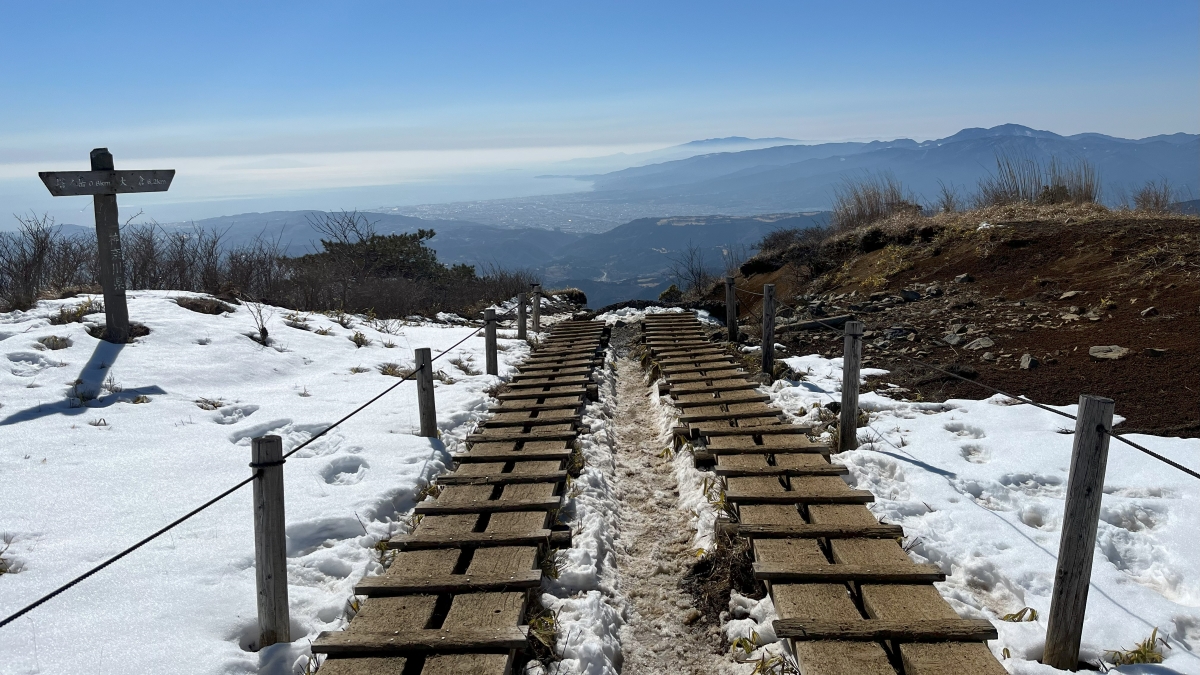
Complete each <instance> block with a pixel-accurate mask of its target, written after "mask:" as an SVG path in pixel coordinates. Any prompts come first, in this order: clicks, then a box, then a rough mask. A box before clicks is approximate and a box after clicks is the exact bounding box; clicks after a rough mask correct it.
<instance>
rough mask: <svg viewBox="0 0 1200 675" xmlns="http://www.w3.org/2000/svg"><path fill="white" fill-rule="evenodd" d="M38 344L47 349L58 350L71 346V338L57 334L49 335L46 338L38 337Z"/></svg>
mask: <svg viewBox="0 0 1200 675" xmlns="http://www.w3.org/2000/svg"><path fill="white" fill-rule="evenodd" d="M38 344H40V345H42V346H43V347H45V348H46V349H51V350H58V349H66V348H67V347H70V346H71V340H70V338H65V337H59V336H57V335H47V336H46V337H44V338H38Z"/></svg>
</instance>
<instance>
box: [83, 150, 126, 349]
mask: <svg viewBox="0 0 1200 675" xmlns="http://www.w3.org/2000/svg"><path fill="white" fill-rule="evenodd" d="M91 160H92V171H112V170H113V156H112V153H111V152H109V151H108V148H96V149H95V150H92V154H91ZM92 201H93V206H94V207H95V210H96V243H97V244H98V245H99V249H100V251H99V252H100V258H99V261H98V262H99V264H100V287H101V288H102V289H104V323H105V325H104V339H105V340H107V341H109V342H118V343H122V342H129V305H128V304H127V303H126V301H125V259H124V257H122V256H121V223H120V219H119V218H118V216H117V195H116V194H105V195H95V196H93V197H92Z"/></svg>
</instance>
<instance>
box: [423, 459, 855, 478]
mask: <svg viewBox="0 0 1200 675" xmlns="http://www.w3.org/2000/svg"><path fill="white" fill-rule="evenodd" d="M724 456H725V455H722V457H724ZM712 471H713V473H715V474H717V475H718V476H725V477H727V478H741V477H749V476H795V477H802V476H845V475H847V474H849V473H850V470H849V469H847V468H846V467H844V466H842V465H840V464H827V465H825V466H804V467H787V466H756V467H723V466H721V465H719V464H718V465H717V466H715V467H713V469H712ZM438 481H439V482H440V481H441V479H440V478H439V479H438Z"/></svg>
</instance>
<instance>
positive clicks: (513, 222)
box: [166, 124, 1200, 307]
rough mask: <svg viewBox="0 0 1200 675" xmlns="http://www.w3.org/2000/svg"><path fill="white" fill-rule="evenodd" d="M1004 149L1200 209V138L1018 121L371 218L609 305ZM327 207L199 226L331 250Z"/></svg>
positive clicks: (599, 163) (768, 154)
mask: <svg viewBox="0 0 1200 675" xmlns="http://www.w3.org/2000/svg"><path fill="white" fill-rule="evenodd" d="M1000 154H1009V155H1015V156H1022V157H1030V158H1034V159H1038V160H1040V161H1048V160H1049V159H1050V158H1051V157H1057V158H1061V159H1066V160H1070V159H1077V158H1082V159H1087V160H1088V161H1089V162H1091V163H1092V164H1094V165H1095V166H1096V168H1097V169H1098V171H1099V174H1100V176H1101V179H1102V181H1103V183H1104V185H1105V190H1106V195H1105V196H1106V197H1107V198H1108V200H1109V201H1110V202H1115V201H1119V200H1120V196H1121V191H1122V190H1125V191H1132V189H1134V188H1136V187H1137V186H1139V185H1141V184H1143V183H1145V182H1146V181H1148V180H1159V179H1162V178H1166V179H1167V180H1169V181H1170V182H1171V183H1172V185H1174V187H1175V188H1176V189H1177V190H1179V199H1180V200H1181V201H1184V202H1185V204H1184V208H1188V209H1191V210H1196V209H1197V208H1200V207H1197V203H1198V202H1197V201H1195V200H1196V198H1197V196H1200V136H1198V135H1195V134H1184V133H1179V134H1170V135H1161V136H1153V137H1150V138H1142V139H1136V140H1132V139H1123V138H1115V137H1112V136H1105V135H1103V134H1094V133H1087V134H1076V135H1073V136H1062V135H1059V134H1055V133H1052V132H1049V131H1039V130H1036V129H1031V128H1029V127H1024V126H1021V125H1017V124H1005V125H1001V126H998V127H993V128H991V129H979V128H976V129H964V130H962V131H960V132H958V133H956V134H954V135H952V136H948V137H946V138H942V139H937V140H932V141H925V142H917V141H914V140H910V139H897V140H893V141H872V142H844V143H820V144H802V143H799V142H797V141H793V140H791V139H785V138H757V139H751V138H742V137H729V138H715V139H707V140H702V141H693V142H691V143H685V144H683V145H679V146H674V147H671V148H665V149H663V150H656V151H653V152H649V153H640V154H635V155H614V156H609V157H601V158H592V159H587V160H576V161H573V162H568V163H564V164H562V165H560V168H562V169H564V173H572V175H574V176H576V177H577V178H579V179H580V180H581V181H587V182H590V183H591V185H592V190H591V191H587V192H577V193H573V194H564V195H550V196H542V197H530V198H520V199H505V200H491V201H476V202H462V203H450V204H434V205H426V206H423V207H411V208H399V207H398V208H392V209H382V210H379V211H373V212H371V213H369V214H367V215H368V217H370V219H371V220H372V221H374V222H375V223H376V229H377V230H378V231H379V232H380V233H383V234H387V233H393V232H411V231H415V230H417V229H420V228H430V229H433V230H435V231H436V232H437V236H436V237H435V238H434V239H433V240H432V241H431V247H432V248H433V249H434V250H436V251H437V253H438V257H439V258H440V259H441V260H442V261H443V262H446V263H468V264H472V265H475V266H476V267H477V268H478V269H479V270H480V271H481V272H483V271H486V270H487V269H488V268H489V267H491V266H497V267H503V268H510V269H512V268H523V269H530V270H534V271H537V272H538V273H540V274H541V275H542V277H543V279H544V280H545V283H546V284H548V285H553V286H558V285H574V286H578V287H580V288H582V289H583V290H584V291H585V292H586V293H587V294H588V296H589V301H590V302H589V304H590V305H591V306H592V307H599V306H602V305H605V304H609V303H611V302H615V301H618V300H625V299H631V298H654V297H657V295H658V293H659V292H660V291H661V290H662V289H663V288H665V287H666V286H667V285H669V283H670V281H671V280H670V279H669V278H668V276H669V275H668V270H669V268H670V265H671V260H672V259H673V258H677V257H678V256H679V254H680V252H681V251H683V250H684V249H686V248H687V247H688V246H689V244H692V245H695V246H697V247H699V248H700V249H701V250H702V251H703V254H704V256H705V258H706V260H707V261H708V264H709V266H710V267H712V268H714V269H717V268H720V266H721V251H722V250H726V249H729V248H731V247H732V248H734V249H740V248H743V247H744V248H746V249H747V252H750V251H749V249H750V248H752V246H753V244H754V243H755V242H757V241H758V240H760V239H761V238H762V236H763V235H764V234H767V233H768V232H771V231H773V230H776V229H782V228H793V227H810V226H813V225H818V224H823V223H825V222H827V221H828V216H829V214H828V213H827V212H826V210H827V209H828V208H829V207H830V205H831V204H832V200H833V194H834V192H835V190H836V189H837V187H838V186H839V185H840V184H842V183H843V182H844V181H845V180H846V179H853V178H855V177H859V176H864V175H867V174H869V173H878V172H884V171H887V172H891V173H892V174H893V175H894V176H895V177H896V178H898V179H899V180H900V181H901V182H903V183H904V185H905V186H906V187H907V188H908V189H910V190H911V191H912V192H913V193H915V195H916V196H917V197H918V198H923V199H924V200H926V201H932V199H933V198H934V197H935V196H936V194H937V192H938V189H939V186H938V181H939V180H941V181H945V182H946V183H947V184H952V185H954V186H955V187H956V188H958V189H959V190H960V192H961V193H963V194H964V196H965V195H967V194H969V193H971V192H973V191H974V189H975V186H976V184H977V182H978V181H979V179H980V178H983V177H985V176H987V175H988V174H989V172H991V171H992V170H993V169H994V167H995V160H996V157H997V155H1000ZM604 166H619V167H622V168H620V170H616V171H610V170H607V169H604V168H602V167H604ZM1188 200H1191V201H1188ZM318 213H319V212H315V211H276V212H271V213H246V214H241V215H237V216H227V217H222V218H210V219H207V220H201V221H197V222H196V223H195V225H196V226H199V227H204V228H212V229H216V230H218V231H222V232H224V233H225V239H226V241H227V242H229V243H245V242H248V241H250V240H252V239H253V238H254V237H256V236H262V237H265V238H268V239H272V240H278V241H279V242H280V244H281V245H282V246H283V247H284V248H285V249H286V250H287V252H288V253H289V254H291V255H299V254H302V253H305V252H308V251H312V250H316V249H317V248H319V239H320V235H319V233H318V232H317V231H316V230H314V229H313V228H312V227H311V225H310V224H309V222H308V219H309V218H310V217H312V216H313V215H316V214H318ZM714 214H716V215H714ZM761 214H782V215H761ZM417 215H419V216H420V217H417ZM191 226H192V225H191V224H186V225H184V224H173V225H168V226H166V227H191Z"/></svg>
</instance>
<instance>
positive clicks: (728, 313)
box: [725, 277, 738, 342]
mask: <svg viewBox="0 0 1200 675" xmlns="http://www.w3.org/2000/svg"><path fill="white" fill-rule="evenodd" d="M737 320H738V311H737V292H736V291H735V290H733V277H725V326H726V328H728V329H729V341H730V342H737V337H738V322H737Z"/></svg>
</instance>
